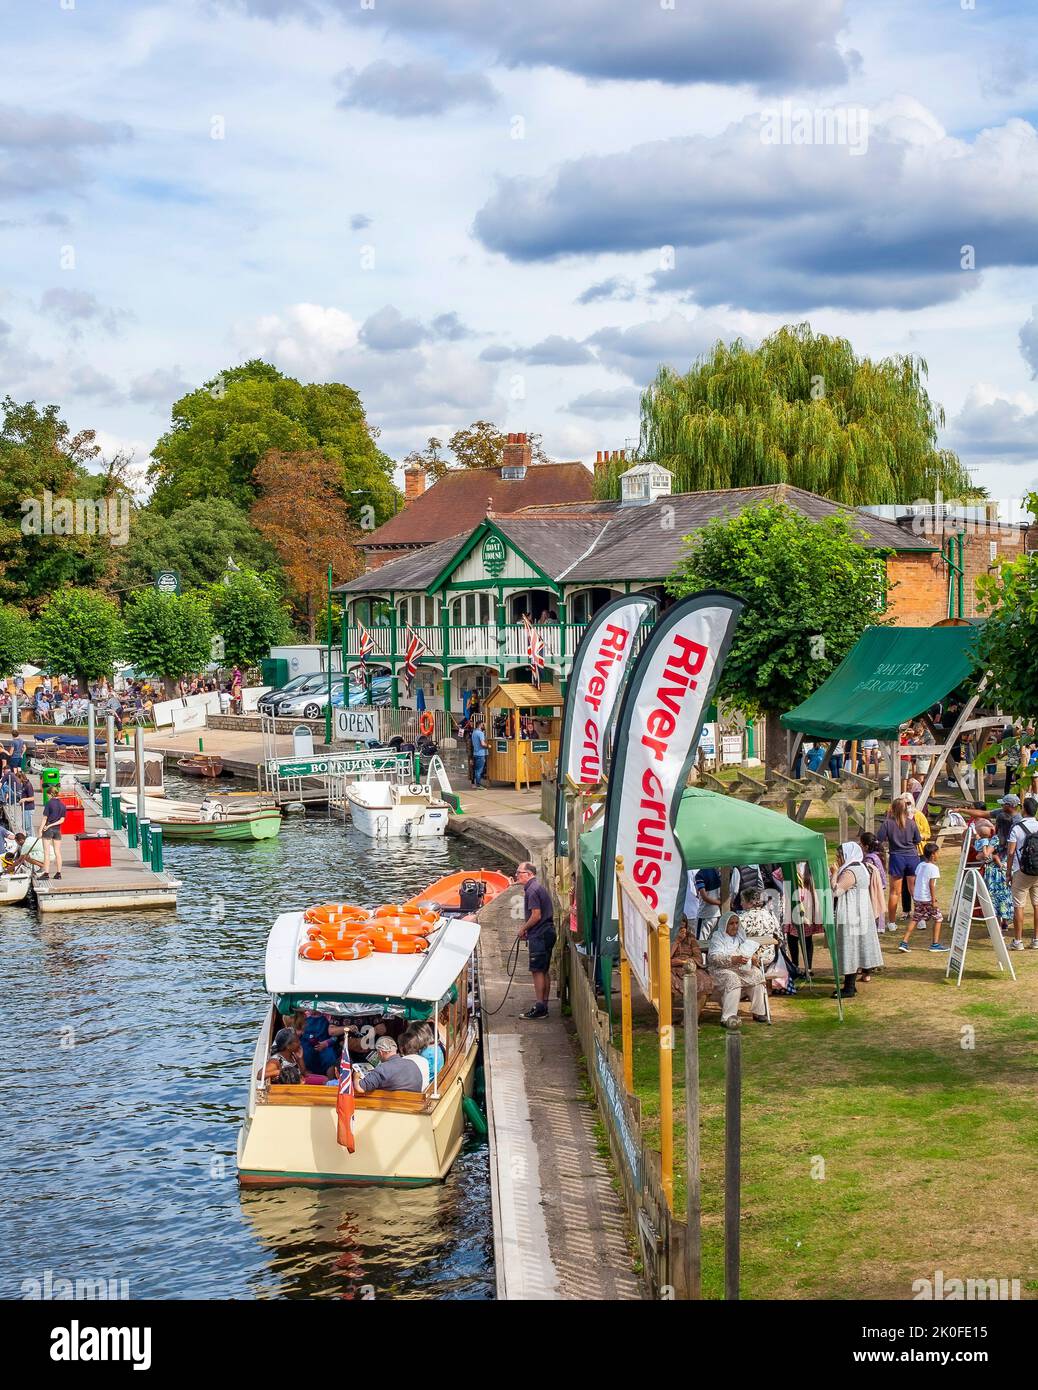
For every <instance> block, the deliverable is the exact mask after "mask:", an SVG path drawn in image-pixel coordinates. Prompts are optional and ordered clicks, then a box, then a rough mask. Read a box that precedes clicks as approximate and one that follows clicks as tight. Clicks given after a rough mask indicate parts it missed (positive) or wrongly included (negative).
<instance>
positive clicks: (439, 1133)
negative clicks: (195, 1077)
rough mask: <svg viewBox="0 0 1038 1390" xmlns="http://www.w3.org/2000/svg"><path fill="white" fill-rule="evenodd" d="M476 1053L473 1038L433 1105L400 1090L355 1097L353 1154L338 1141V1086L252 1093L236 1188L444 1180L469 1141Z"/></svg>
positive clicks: (240, 1139) (383, 1184)
mask: <svg viewBox="0 0 1038 1390" xmlns="http://www.w3.org/2000/svg"><path fill="white" fill-rule="evenodd" d="M263 1036H264V1037H265V1036H266V1034H264V1035H263ZM477 1052H478V1044H477V1042H476V1041H475V1040H473V1042H472V1044H471V1046H470V1047H469V1049H468V1051H467V1052H466V1053H465V1055H464V1056H463V1057H462V1058H461V1060H460V1063H459V1064H458V1065H457V1066H456V1067H452V1068H451V1069H450V1073H449V1074H447V1073H445V1075H444V1078H443V1084H442V1085H441V1088H440V1096H439V1099H437V1100H435V1101H434V1100H432V1099H431V1098H425V1097H422V1096H418V1095H414V1096H410V1095H406V1094H404V1093H401V1092H393V1093H392V1095H391V1096H389V1097H382V1098H380V1097H378V1096H377V1095H372V1096H358V1098H357V1102H356V1106H357V1108H356V1113H355V1115H354V1121H353V1132H354V1138H355V1141H356V1147H355V1151H354V1152H353V1153H350V1152H349V1151H348V1150H347V1149H345V1148H342V1147H341V1146H340V1145H339V1143H338V1142H337V1139H336V1133H337V1116H336V1109H335V1101H336V1091H337V1088H336V1087H334V1086H271V1087H268V1088H267V1089H266V1090H265V1091H259V1090H257V1091H254V1094H253V1096H252V1097H251V1099H250V1113H249V1115H248V1117H247V1119H246V1121H245V1123H244V1125H243V1126H242V1128H241V1130H240V1131H239V1134H238V1181H239V1183H240V1184H241V1185H242V1186H243V1187H292V1186H297V1185H302V1186H309V1187H325V1186H330V1185H345V1186H357V1187H371V1186H380V1187H425V1186H429V1185H431V1184H432V1183H438V1182H442V1181H443V1180H444V1178H446V1176H447V1174H448V1173H449V1172H450V1170H451V1167H452V1165H453V1163H454V1161H455V1159H456V1158H457V1156H458V1154H459V1153H460V1152H461V1146H462V1143H463V1142H464V1138H465V1115H464V1107H463V1101H464V1097H465V1096H466V1095H471V1094H472V1087H473V1081H474V1077H475V1070H476V1057H477Z"/></svg>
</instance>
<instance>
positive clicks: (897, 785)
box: [890, 738, 901, 801]
mask: <svg viewBox="0 0 1038 1390" xmlns="http://www.w3.org/2000/svg"><path fill="white" fill-rule="evenodd" d="M900 795H901V744H900V743H899V742H898V741H897V739H896V738H893V739H891V740H890V799H891V801H896V800H897V799H898V797H899V796H900Z"/></svg>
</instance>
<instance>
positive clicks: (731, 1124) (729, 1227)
mask: <svg viewBox="0 0 1038 1390" xmlns="http://www.w3.org/2000/svg"><path fill="white" fill-rule="evenodd" d="M724 1043H725V1046H724V1296H725V1298H726V1299H727V1300H728V1301H729V1302H738V1298H739V1205H740V1191H739V1178H740V1167H741V1145H742V1134H741V1130H742V1123H741V1121H742V1115H741V1106H742V1039H741V1037H740V1036H739V1032H738V1029H732V1030H731V1031H730V1032H728V1033H727V1034H726V1035H725V1040H724Z"/></svg>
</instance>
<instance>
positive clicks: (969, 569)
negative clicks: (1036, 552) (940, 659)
mask: <svg viewBox="0 0 1038 1390" xmlns="http://www.w3.org/2000/svg"><path fill="white" fill-rule="evenodd" d="M1026 535H1027V533H1026V532H1025V531H1023V530H1020V531H1018V532H1016V533H1014V532H1013V531H1012V530H1011V529H1010V528H1009V527H1005V528H1004V529H1003V528H999V531H998V533H997V534H989V535H979V536H967V537H966V540H965V543H964V545H963V561H964V568H965V570H966V605H965V606H966V611H965V614H964V615H963V616H964V617H967V618H976V617H982V616H983V614H981V612H980V610H979V608H978V607H977V576H978V575H980V574H988V573H989V572H990V569H991V565H992V563H993V559H992V545H993V546H994V548H995V556H996V557H997V558H998V559H999V560H1015V559H1016V558H1017V557H1018V556H1020V555H1022V554H1023V552H1024V549H1025V539H1026Z"/></svg>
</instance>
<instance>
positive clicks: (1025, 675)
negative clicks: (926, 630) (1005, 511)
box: [977, 493, 1038, 720]
mask: <svg viewBox="0 0 1038 1390" xmlns="http://www.w3.org/2000/svg"><path fill="white" fill-rule="evenodd" d="M1027 503H1028V506H1029V507H1030V510H1031V512H1032V513H1033V514H1034V515H1038V493H1031V494H1030V496H1029V497H1028V498H1027ZM977 599H978V603H979V607H980V608H981V611H982V612H984V613H985V614H986V621H985V622H984V624H983V626H982V627H981V629H980V638H979V642H980V648H979V649H980V655H981V658H982V660H983V662H984V664H985V665H986V666H987V668H988V670H989V671H990V673H991V675H990V682H989V686H988V692H987V695H988V696H990V699H991V702H992V703H994V704H997V705H998V706H999V707H1000V708H1002V709H1004V710H1006V711H1007V712H1009V713H1011V714H1013V715H1015V716H1016V717H1018V718H1023V719H1028V720H1031V719H1035V718H1038V551H1035V550H1028V551H1025V552H1024V553H1023V554H1022V555H1020V556H1018V557H1017V559H1015V560H1003V561H1002V562H1001V564H1000V565H999V567H998V569H997V570H996V571H995V573H994V574H982V575H978V576H977Z"/></svg>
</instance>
